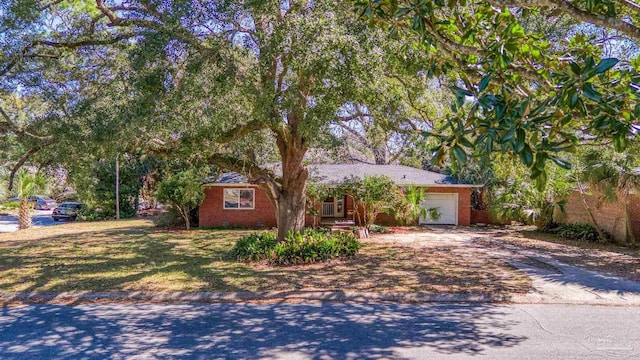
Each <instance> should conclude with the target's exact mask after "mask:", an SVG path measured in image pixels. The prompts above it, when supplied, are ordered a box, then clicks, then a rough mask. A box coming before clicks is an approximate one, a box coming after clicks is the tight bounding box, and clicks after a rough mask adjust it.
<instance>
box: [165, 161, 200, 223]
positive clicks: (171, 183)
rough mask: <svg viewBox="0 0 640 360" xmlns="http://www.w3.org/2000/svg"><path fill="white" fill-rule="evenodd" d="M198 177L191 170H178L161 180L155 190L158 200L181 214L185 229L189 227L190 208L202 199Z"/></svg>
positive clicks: (194, 206)
mask: <svg viewBox="0 0 640 360" xmlns="http://www.w3.org/2000/svg"><path fill="white" fill-rule="evenodd" d="M200 178H201V176H200V175H198V174H197V173H196V172H194V171H193V170H187V171H183V172H179V173H176V174H174V175H172V176H170V177H169V178H167V179H165V180H163V181H162V182H161V183H160V186H159V187H158V191H157V192H156V197H157V198H158V200H159V201H161V202H164V203H167V204H169V205H170V206H171V209H172V210H173V211H174V212H176V213H177V214H179V215H180V216H182V219H183V223H184V224H185V225H186V227H187V230H189V229H190V228H191V210H192V209H194V208H196V207H197V206H198V205H200V203H202V200H204V192H203V191H202V184H200V180H199V179H200Z"/></svg>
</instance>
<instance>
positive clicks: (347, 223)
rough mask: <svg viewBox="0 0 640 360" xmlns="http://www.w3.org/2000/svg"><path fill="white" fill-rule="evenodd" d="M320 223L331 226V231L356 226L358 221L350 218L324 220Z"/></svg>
mask: <svg viewBox="0 0 640 360" xmlns="http://www.w3.org/2000/svg"><path fill="white" fill-rule="evenodd" d="M320 225H322V226H327V227H331V231H340V230H349V228H350V227H352V226H356V222H355V221H353V220H350V219H340V220H323V221H321V222H320Z"/></svg>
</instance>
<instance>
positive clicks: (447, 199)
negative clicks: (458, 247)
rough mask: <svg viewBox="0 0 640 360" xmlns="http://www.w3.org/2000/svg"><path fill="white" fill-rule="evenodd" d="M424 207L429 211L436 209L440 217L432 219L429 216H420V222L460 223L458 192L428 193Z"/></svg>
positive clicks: (423, 203) (433, 223) (434, 223)
mask: <svg viewBox="0 0 640 360" xmlns="http://www.w3.org/2000/svg"><path fill="white" fill-rule="evenodd" d="M422 207H423V208H425V209H426V210H427V212H429V210H433V209H435V210H436V211H437V212H438V215H439V217H438V218H437V219H431V218H430V217H429V216H427V217H422V218H420V224H432V225H436V224H437V225H458V194H457V193H451V194H447V193H444V194H434V193H427V194H426V195H425V200H424V201H423V202H422Z"/></svg>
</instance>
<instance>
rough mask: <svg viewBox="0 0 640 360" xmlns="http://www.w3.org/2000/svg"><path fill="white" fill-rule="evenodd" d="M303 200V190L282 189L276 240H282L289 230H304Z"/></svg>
mask: <svg viewBox="0 0 640 360" xmlns="http://www.w3.org/2000/svg"><path fill="white" fill-rule="evenodd" d="M304 200H305V199H304V191H300V190H299V189H295V188H291V189H289V190H288V191H286V192H285V190H284V189H283V193H282V194H281V195H280V201H279V208H278V241H283V240H284V239H285V237H286V236H287V233H289V232H290V231H291V232H296V231H299V232H302V231H304V218H305V201H304Z"/></svg>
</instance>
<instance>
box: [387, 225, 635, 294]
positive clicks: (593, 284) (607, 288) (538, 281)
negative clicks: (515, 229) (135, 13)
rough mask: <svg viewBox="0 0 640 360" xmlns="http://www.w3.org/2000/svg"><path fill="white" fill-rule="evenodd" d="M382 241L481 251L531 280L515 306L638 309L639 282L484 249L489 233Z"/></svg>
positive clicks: (444, 230) (514, 250)
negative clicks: (593, 306)
mask: <svg viewBox="0 0 640 360" xmlns="http://www.w3.org/2000/svg"><path fill="white" fill-rule="evenodd" d="M384 238H385V239H388V240H389V241H393V242H397V243H404V244H408V243H412V244H414V245H417V244H424V245H425V246H426V245H428V244H430V245H431V246H433V244H434V242H435V243H437V244H443V243H455V244H457V245H463V246H467V247H473V248H475V249H477V250H481V251H482V252H484V253H486V254H487V255H488V256H490V257H493V258H498V259H500V260H503V261H505V262H507V263H509V264H511V265H512V266H514V267H516V268H517V269H519V270H521V271H523V272H524V273H526V274H527V276H529V277H530V278H531V279H532V282H533V290H532V291H531V292H529V293H528V294H526V295H517V296H514V298H513V299H512V300H513V302H515V303H551V304H589V305H615V306H640V282H637V281H630V280H626V279H623V278H620V277H616V276H612V275H610V274H604V273H599V272H595V271H590V270H586V269H582V268H578V267H576V266H572V265H569V264H566V263H563V262H561V261H558V260H557V259H555V258H554V257H553V256H551V255H549V254H541V253H537V252H535V251H531V250H528V249H521V248H518V247H517V246H513V245H510V244H504V245H503V246H501V247H484V246H482V245H481V243H482V242H480V243H479V242H477V241H476V240H481V239H491V241H492V242H494V243H495V242H500V239H499V238H497V237H493V236H492V233H491V231H486V230H484V229H477V230H476V229H473V228H451V227H430V228H429V230H428V231H425V232H422V233H410V234H393V235H385V236H384Z"/></svg>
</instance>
